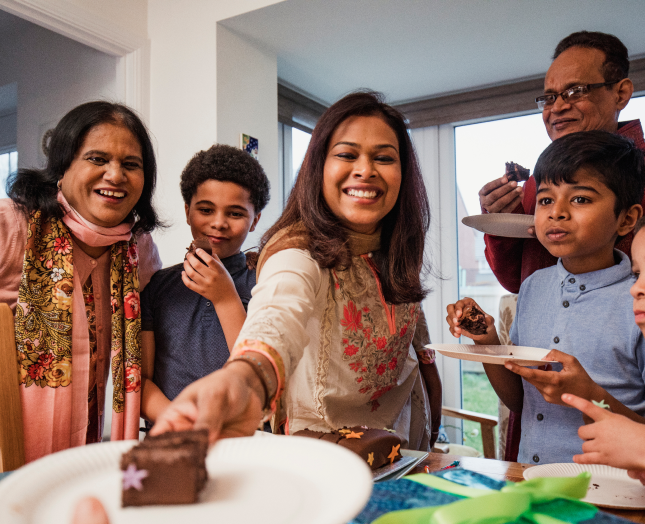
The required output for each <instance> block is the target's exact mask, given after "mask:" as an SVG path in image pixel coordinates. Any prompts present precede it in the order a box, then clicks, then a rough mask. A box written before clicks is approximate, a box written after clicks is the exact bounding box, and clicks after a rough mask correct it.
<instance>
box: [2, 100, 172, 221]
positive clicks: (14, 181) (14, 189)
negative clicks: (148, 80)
mask: <svg viewBox="0 0 645 524" xmlns="http://www.w3.org/2000/svg"><path fill="white" fill-rule="evenodd" d="M101 124H114V125H119V126H123V127H125V128H126V129H128V130H129V131H130V132H131V133H132V134H133V135H134V136H135V137H136V138H137V140H138V141H139V145H140V146H141V153H142V155H143V177H144V184H143V192H142V193H141V197H140V198H139V201H138V202H137V203H136V205H135V206H134V208H133V209H132V213H131V215H132V217H133V218H136V223H135V225H134V227H133V228H132V233H138V232H150V231H152V230H153V229H155V228H156V227H160V226H163V224H162V223H161V221H160V220H159V217H158V216H157V212H156V211H155V209H154V207H153V205H152V195H153V193H154V190H155V185H156V182H157V162H156V160H155V152H154V149H153V147H152V142H151V141H150V136H149V135H148V131H147V129H146V126H145V125H144V124H143V122H142V121H141V119H140V118H139V117H138V116H137V115H136V114H135V113H134V111H132V109H130V108H129V107H126V106H124V105H122V104H114V103H112V102H106V101H95V102H87V103H85V104H81V105H80V106H77V107H75V108H74V109H72V110H71V111H70V112H69V113H67V114H66V115H65V116H64V117H63V118H61V120H60V122H58V125H56V128H55V129H54V131H53V133H52V135H51V140H50V142H49V148H48V151H49V155H48V157H47V165H46V166H45V168H44V169H19V170H18V171H17V172H16V173H14V174H13V175H11V176H10V177H9V179H8V180H7V195H8V196H9V198H11V200H13V201H14V202H15V203H16V204H17V205H18V206H19V207H20V209H22V211H23V212H24V213H25V214H26V215H29V214H30V213H32V212H33V211H37V210H40V211H41V213H42V217H43V218H44V219H46V218H49V217H56V218H62V216H63V210H62V208H61V206H60V205H59V203H58V201H57V200H56V194H57V193H58V187H57V184H58V181H59V180H60V179H62V178H63V175H64V174H65V172H66V171H67V170H68V169H69V166H70V165H71V163H72V160H74V157H75V156H76V153H77V152H78V150H79V149H80V148H81V146H82V145H83V141H84V140H85V137H86V136H87V133H88V132H89V131H90V130H91V129H92V128H94V127H96V126H98V125H101Z"/></svg>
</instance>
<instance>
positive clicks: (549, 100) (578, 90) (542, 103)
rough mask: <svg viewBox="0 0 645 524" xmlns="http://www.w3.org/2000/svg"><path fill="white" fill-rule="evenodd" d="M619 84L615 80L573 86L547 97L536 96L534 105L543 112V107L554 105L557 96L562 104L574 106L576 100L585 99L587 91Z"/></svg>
mask: <svg viewBox="0 0 645 524" xmlns="http://www.w3.org/2000/svg"><path fill="white" fill-rule="evenodd" d="M618 82H620V80H615V81H614V82H603V83H601V84H587V85H583V86H573V87H570V88H569V89H565V90H564V91H562V93H551V94H548V95H542V96H538V97H537V98H536V99H535V103H536V104H537V106H538V109H539V110H540V111H542V110H544V108H545V107H551V106H552V105H553V104H555V101H556V100H557V99H558V97H559V96H561V97H562V101H563V102H565V103H566V102H569V103H571V104H575V103H576V102H577V101H578V100H582V99H583V98H585V97H586V96H587V95H588V94H589V91H591V90H592V89H596V88H598V87H604V86H613V85H614V84H617V83H618Z"/></svg>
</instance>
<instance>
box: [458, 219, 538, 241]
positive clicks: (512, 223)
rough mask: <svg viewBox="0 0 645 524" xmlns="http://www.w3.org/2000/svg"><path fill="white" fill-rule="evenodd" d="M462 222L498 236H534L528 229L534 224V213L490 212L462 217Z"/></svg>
mask: <svg viewBox="0 0 645 524" xmlns="http://www.w3.org/2000/svg"><path fill="white" fill-rule="evenodd" d="M461 222H462V224H464V225H466V226H468V227H472V228H474V229H476V230H477V231H481V232H482V233H488V234H489V235H495V236H498V237H511V238H533V237H532V236H531V235H529V234H528V233H527V232H526V230H527V229H528V228H529V227H531V226H532V225H533V215H517V214H515V213H490V214H487V215H472V216H469V217H464V218H462V219H461Z"/></svg>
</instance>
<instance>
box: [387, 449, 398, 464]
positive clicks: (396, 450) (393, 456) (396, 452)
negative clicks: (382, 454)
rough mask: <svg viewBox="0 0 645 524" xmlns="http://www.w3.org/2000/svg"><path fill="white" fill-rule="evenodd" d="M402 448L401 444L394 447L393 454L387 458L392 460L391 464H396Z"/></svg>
mask: <svg viewBox="0 0 645 524" xmlns="http://www.w3.org/2000/svg"><path fill="white" fill-rule="evenodd" d="M400 447H401V444H397V445H396V446H392V453H390V454H389V455H388V456H387V458H389V459H390V464H392V463H393V462H394V459H395V458H396V457H398V456H399V448H400Z"/></svg>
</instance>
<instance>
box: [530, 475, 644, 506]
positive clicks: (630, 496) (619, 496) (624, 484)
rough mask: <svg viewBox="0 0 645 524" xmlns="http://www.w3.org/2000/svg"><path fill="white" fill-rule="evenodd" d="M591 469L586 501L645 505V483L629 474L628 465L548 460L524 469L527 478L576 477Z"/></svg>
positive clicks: (606, 503)
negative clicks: (625, 467) (615, 465)
mask: <svg viewBox="0 0 645 524" xmlns="http://www.w3.org/2000/svg"><path fill="white" fill-rule="evenodd" d="M583 471H588V472H589V473H591V481H590V482H589V490H588V491H587V496H586V497H585V498H584V499H582V500H584V501H585V502H589V503H591V504H595V505H596V506H602V507H604V508H616V509H645V486H643V485H642V484H641V483H640V482H639V481H638V480H634V479H632V478H630V477H629V476H628V475H627V471H625V470H624V469H617V468H612V467H610V466H601V465H599V464H544V465H543V466H533V467H532V468H527V469H525V470H524V478H525V479H526V480H530V479H533V478H538V477H575V476H576V475H579V474H580V473H582V472H583Z"/></svg>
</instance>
